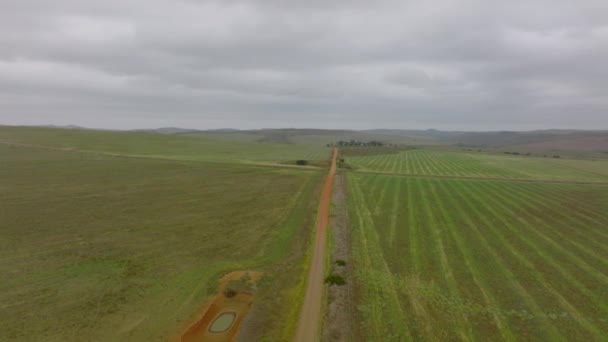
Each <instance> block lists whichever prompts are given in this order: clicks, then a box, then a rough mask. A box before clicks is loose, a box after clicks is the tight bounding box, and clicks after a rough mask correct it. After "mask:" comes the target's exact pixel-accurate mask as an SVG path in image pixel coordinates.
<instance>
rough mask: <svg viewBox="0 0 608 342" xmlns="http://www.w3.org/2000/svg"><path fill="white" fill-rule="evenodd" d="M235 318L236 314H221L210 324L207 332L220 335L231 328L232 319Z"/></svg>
mask: <svg viewBox="0 0 608 342" xmlns="http://www.w3.org/2000/svg"><path fill="white" fill-rule="evenodd" d="M235 318H236V313H234V312H223V313H222V314H221V315H219V316H217V318H216V319H215V320H214V321H213V323H211V325H210V326H209V332H212V333H221V332H224V331H226V330H228V329H230V326H232V323H233V322H234V319H235Z"/></svg>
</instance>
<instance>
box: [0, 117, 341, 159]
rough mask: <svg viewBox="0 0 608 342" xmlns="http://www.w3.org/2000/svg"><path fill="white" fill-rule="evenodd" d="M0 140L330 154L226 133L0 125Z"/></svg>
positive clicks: (217, 155) (149, 149)
mask: <svg viewBox="0 0 608 342" xmlns="http://www.w3.org/2000/svg"><path fill="white" fill-rule="evenodd" d="M236 136H237V137H238V135H236ZM0 143H4V144H6V143H15V144H26V145H36V146H42V147H50V148H61V149H71V150H77V151H87V152H99V153H106V154H112V153H113V154H124V155H132V156H141V157H150V158H164V159H173V160H192V161H214V162H227V163H262V162H280V161H286V160H297V159H304V160H327V159H328V158H329V154H330V152H329V149H327V148H325V147H321V146H315V145H301V144H277V143H264V142H255V141H250V140H248V139H241V138H236V139H227V138H226V137H225V135H219V134H215V135H214V134H200V135H164V134H155V133H144V132H116V131H94V130H79V129H75V130H69V129H57V128H38V127H11V126H0Z"/></svg>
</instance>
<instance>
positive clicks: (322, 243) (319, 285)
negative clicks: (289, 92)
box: [294, 149, 338, 342]
mask: <svg viewBox="0 0 608 342" xmlns="http://www.w3.org/2000/svg"><path fill="white" fill-rule="evenodd" d="M337 157H338V149H334V150H333V153H332V158H331V167H330V169H329V174H328V175H327V178H325V184H324V185H323V191H322V192H321V200H320V202H319V211H318V212H317V227H316V229H315V241H314V247H313V252H312V260H311V263H310V270H309V271H308V283H307V287H306V294H305V295H304V303H303V305H302V311H301V312H300V319H299V321H298V327H297V330H296V336H295V339H294V340H295V341H296V342H312V341H317V340H318V339H319V338H320V336H321V329H320V327H321V307H322V303H321V301H322V299H323V276H324V274H325V272H324V269H323V268H324V266H325V250H326V248H327V246H326V245H327V223H328V222H329V210H330V203H331V190H332V187H333V184H334V176H335V174H336V159H337Z"/></svg>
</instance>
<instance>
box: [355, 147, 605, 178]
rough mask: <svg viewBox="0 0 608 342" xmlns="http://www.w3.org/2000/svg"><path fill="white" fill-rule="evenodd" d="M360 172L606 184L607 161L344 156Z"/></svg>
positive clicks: (432, 154) (433, 154) (419, 153)
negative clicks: (598, 182) (601, 182)
mask: <svg viewBox="0 0 608 342" xmlns="http://www.w3.org/2000/svg"><path fill="white" fill-rule="evenodd" d="M347 159H348V160H347V163H349V164H351V165H353V166H355V167H357V168H359V169H361V170H362V171H375V172H385V173H395V174H408V175H437V176H456V177H475V178H505V179H514V178H530V179H548V180H579V181H582V180H584V181H608V162H607V161H591V160H565V159H564V160H553V159H547V158H534V157H522V156H500V155H490V154H482V153H463V152H453V151H439V150H427V149H414V150H408V151H403V152H400V153H394V154H378V155H370V156H356V157H348V158H347Z"/></svg>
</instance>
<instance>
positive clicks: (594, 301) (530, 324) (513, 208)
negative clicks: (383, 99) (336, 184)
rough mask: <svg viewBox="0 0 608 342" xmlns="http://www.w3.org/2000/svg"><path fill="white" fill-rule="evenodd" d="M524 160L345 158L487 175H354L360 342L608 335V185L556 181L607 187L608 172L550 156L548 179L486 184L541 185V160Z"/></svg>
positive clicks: (395, 167) (388, 167)
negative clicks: (531, 165)
mask: <svg viewBox="0 0 608 342" xmlns="http://www.w3.org/2000/svg"><path fill="white" fill-rule="evenodd" d="M519 158H520V160H516V157H513V158H511V157H502V156H479V157H477V156H474V155H471V154H459V153H455V152H437V151H424V150H414V151H409V152H403V153H401V154H399V155H378V156H366V157H356V158H354V157H352V158H348V161H349V162H351V163H353V164H356V165H360V166H361V167H366V168H367V169H369V170H379V171H388V172H394V173H411V174H418V173H420V174H424V175H449V176H468V177H471V176H473V177H480V179H478V180H476V179H458V178H452V179H444V178H436V177H416V176H403V175H382V174H367V173H363V172H350V173H348V177H347V184H348V206H349V215H350V226H351V231H352V235H353V257H354V259H355V260H354V261H355V263H356V265H355V272H356V279H355V281H356V284H357V288H358V291H357V295H356V298H357V303H356V304H357V307H358V308H359V310H358V313H359V319H358V320H359V321H360V322H362V323H361V327H360V334H361V335H362V336H363V338H362V340H370V341H375V340H383V341H406V340H413V341H418V340H429V341H446V340H477V341H498V340H510V341H516V340H535V341H548V340H550V341H557V340H569V341H573V340H578V341H600V340H605V339H606V337H607V336H608V335H607V332H608V290H607V289H608V248H606V246H608V229H607V227H608V211H607V210H606V208H608V185H605V184H596V185H593V184H591V185H590V184H576V183H551V182H549V181H548V180H551V179H554V178H555V177H557V178H559V179H561V180H564V179H572V180H581V179H584V180H595V181H597V180H602V179H603V178H602V176H600V175H599V173H601V172H605V169H603V168H599V169H595V170H594V171H596V172H598V174H597V176H596V174H595V173H591V172H589V170H590V169H587V167H586V164H585V163H582V164H583V166H580V164H577V165H578V168H580V169H581V171H579V170H574V169H573V168H572V167H571V164H569V163H570V161H561V160H560V161H553V160H551V161H550V163H549V164H548V165H547V166H545V168H544V171H546V172H547V173H546V175H545V178H544V181H542V182H521V181H517V182H515V181H506V180H494V179H483V177H495V178H501V179H502V178H511V177H512V178H535V179H543V174H542V172H540V169H535V168H530V169H526V168H525V167H524V166H523V165H529V164H528V163H540V161H536V160H533V161H530V159H528V158H523V157H519ZM561 163H564V164H561ZM588 163H595V162H591V161H589V162H588ZM593 165H597V164H593ZM503 166H504V167H503Z"/></svg>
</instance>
